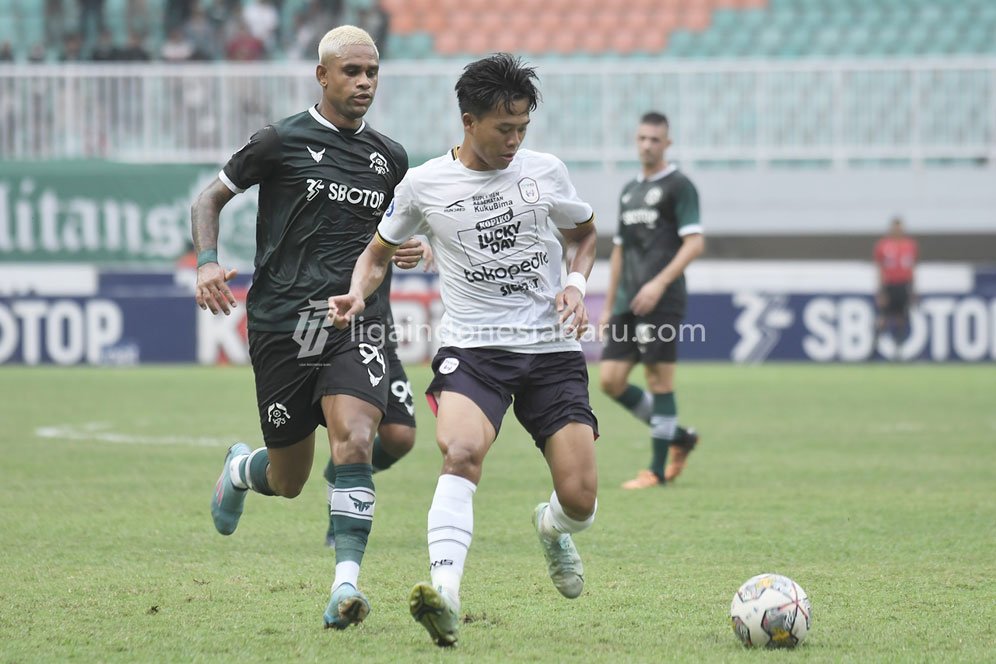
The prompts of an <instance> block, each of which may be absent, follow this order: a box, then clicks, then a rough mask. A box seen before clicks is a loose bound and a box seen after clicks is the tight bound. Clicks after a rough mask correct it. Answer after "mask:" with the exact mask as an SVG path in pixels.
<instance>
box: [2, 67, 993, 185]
mask: <svg viewBox="0 0 996 664" xmlns="http://www.w3.org/2000/svg"><path fill="white" fill-rule="evenodd" d="M461 64H462V63H460V62H455V61H417V62H415V61H385V62H384V63H383V68H382V74H381V80H380V90H379V92H378V99H377V101H376V103H375V104H374V106H373V108H372V110H371V112H370V114H369V115H368V120H369V121H370V122H371V124H372V125H373V126H375V127H377V128H378V129H379V130H381V131H383V132H384V133H386V134H388V135H389V136H392V137H394V138H396V139H397V140H399V141H401V143H402V144H404V145H405V146H406V148H407V149H408V151H409V153H410V154H411V156H412V161H413V163H418V161H419V160H420V159H424V158H427V157H431V156H434V155H436V154H439V153H441V152H442V151H444V150H445V149H446V148H447V147H448V146H450V145H452V144H454V143H456V142H458V141H459V139H460V137H461V134H460V123H459V121H458V113H457V109H456V101H455V98H454V94H453V84H454V82H455V80H456V78H457V76H458V75H459V73H460V70H461ZM535 64H536V65H537V66H538V71H539V75H540V86H541V90H542V93H543V105H542V106H541V108H540V110H539V111H538V112H537V113H535V114H534V117H533V123H532V124H531V125H530V137H529V145H530V146H531V147H534V148H536V149H542V150H547V151H551V152H554V153H556V154H558V155H559V156H560V157H561V158H562V159H564V160H565V161H567V162H569V163H572V164H575V165H577V164H581V165H590V166H592V167H595V168H602V169H609V170H612V169H615V168H616V167H618V166H620V165H622V164H630V165H631V164H632V163H633V145H632V143H633V141H632V136H633V127H634V124H635V122H636V119H637V118H638V117H639V115H640V114H642V113H643V112H644V111H646V110H650V109H657V110H662V111H664V112H666V113H667V114H668V116H669V117H670V120H671V125H672V134H673V139H674V142H675V147H674V149H673V153H672V155H673V156H674V157H675V158H676V159H680V160H684V161H686V162H688V161H693V162H696V163H698V164H700V165H702V164H705V165H710V164H715V165H719V166H736V167H765V166H769V165H780V164H783V163H784V164H789V165H804V166H818V167H819V166H822V167H843V166H852V165H855V164H858V165H860V164H862V163H869V164H873V165H883V164H893V163H896V164H905V165H910V166H913V167H919V166H923V165H927V166H929V165H933V164H945V163H958V164H959V165H969V166H985V167H990V168H994V167H996V58H992V57H988V58H976V57H973V58H937V59H931V58H917V59H910V60H898V59H881V60H868V59H861V60H853V61H852V60H840V59H834V60H805V61H776V60H730V61H725V60H724V61H720V60H708V61H702V60H699V61H693V60H685V61H681V60H678V61H676V60H670V61H650V60H647V61H632V60H618V59H615V60H612V59H609V60H606V59H593V60H591V61H577V60H570V61H564V60H555V61H553V60H551V61H545V60H537V61H535ZM312 72H313V69H312V66H311V65H309V64H304V63H253V64H247V65H239V64H227V63H226V64H191V65H172V64H151V65H150V64H138V65H127V64H114V65H29V64H3V65H0V158H2V159H5V160H51V159H60V160H66V159H81V158H85V159H92V158H101V159H111V160H117V161H135V162H143V163H170V162H180V163H218V162H221V161H223V160H224V159H226V158H227V156H228V155H229V154H231V152H232V151H233V150H235V149H236V148H238V147H239V146H240V145H242V144H243V143H244V142H245V141H246V139H247V138H248V136H249V135H250V133H251V132H252V131H254V130H255V129H257V128H259V127H261V126H263V125H264V124H266V123H268V122H271V121H274V120H276V119H279V118H281V117H283V116H286V115H290V114H292V113H295V112H298V111H301V110H303V109H305V108H306V107H307V106H308V105H310V104H313V103H314V102H315V101H316V100H317V98H318V86H317V84H316V83H315V80H314V75H313V73H312Z"/></svg>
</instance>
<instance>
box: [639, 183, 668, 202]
mask: <svg viewBox="0 0 996 664" xmlns="http://www.w3.org/2000/svg"><path fill="white" fill-rule="evenodd" d="M663 197H664V192H663V191H661V188H660V187H653V188H651V189H650V191H648V192H647V194H646V196H644V197H643V202H644V203H646V204H647V205H657V204H658V203H660V202H661V198H663Z"/></svg>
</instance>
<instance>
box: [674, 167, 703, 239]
mask: <svg viewBox="0 0 996 664" xmlns="http://www.w3.org/2000/svg"><path fill="white" fill-rule="evenodd" d="M674 212H675V216H676V217H677V218H678V235H680V236H681V237H685V236H686V235H694V234H696V233H701V232H702V222H701V221H700V220H699V192H698V191H697V190H696V189H695V185H694V184H692V181H691V180H687V179H686V180H685V181H684V183H683V185H682V187H681V189H680V190H678V197H677V200H676V201H675V206H674Z"/></svg>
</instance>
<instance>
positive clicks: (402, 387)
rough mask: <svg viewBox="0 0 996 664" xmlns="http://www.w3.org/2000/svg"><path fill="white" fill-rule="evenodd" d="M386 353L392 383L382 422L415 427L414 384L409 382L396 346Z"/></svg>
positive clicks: (388, 349)
mask: <svg viewBox="0 0 996 664" xmlns="http://www.w3.org/2000/svg"><path fill="white" fill-rule="evenodd" d="M384 354H385V355H386V356H387V376H388V379H389V380H390V381H391V384H390V386H389V393H388V395H387V412H386V413H384V419H382V420H381V421H380V423H381V424H404V425H405V426H408V427H412V428H414V427H415V400H414V394H413V393H412V384H411V383H410V382H408V374H406V373H405V365H403V364H401V360H400V359H399V358H398V349H397V348H395V347H394V346H390V347H388V348H387V349H386V350H385V351H384Z"/></svg>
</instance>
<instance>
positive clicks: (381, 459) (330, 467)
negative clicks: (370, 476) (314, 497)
mask: <svg viewBox="0 0 996 664" xmlns="http://www.w3.org/2000/svg"><path fill="white" fill-rule="evenodd" d="M397 461H398V459H397V457H393V456H391V455H390V454H388V453H387V450H385V449H384V444H383V443H382V442H380V435H379V434H378V435H376V436H374V442H373V463H372V464H371V465H372V466H373V472H375V473H379V472H380V471H382V470H387V469H388V468H390V467H391V466H393V465H394V464H395V463H397ZM322 475H324V476H325V481H326V482H328V483H329V484H332V485H335V476H336V473H335V464H334V463H332V458H331V457H329V462H328V463H327V464H325V472H324V473H322Z"/></svg>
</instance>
